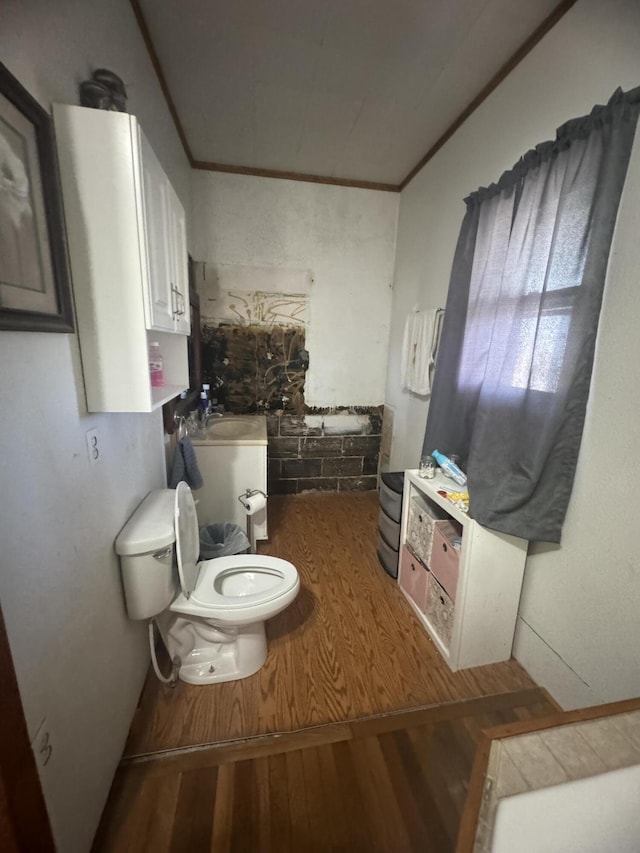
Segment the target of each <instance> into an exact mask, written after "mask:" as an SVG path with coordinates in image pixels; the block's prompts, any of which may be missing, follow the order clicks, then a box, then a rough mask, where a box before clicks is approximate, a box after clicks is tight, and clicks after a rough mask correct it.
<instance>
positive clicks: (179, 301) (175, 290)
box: [171, 284, 184, 317]
mask: <svg viewBox="0 0 640 853" xmlns="http://www.w3.org/2000/svg"><path fill="white" fill-rule="evenodd" d="M171 292H172V293H173V294H175V296H176V302H175V307H174V309H173V316H174V317H181V316H182V315H183V314H184V296H183V295H182V293H181V292H180V291H179V290H178V288H177V287H175V286H174V285H173V284H172V285H171ZM180 305H182V309H181V308H180V307H179V306H180Z"/></svg>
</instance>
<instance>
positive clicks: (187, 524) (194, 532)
mask: <svg viewBox="0 0 640 853" xmlns="http://www.w3.org/2000/svg"><path fill="white" fill-rule="evenodd" d="M174 525H175V530H176V554H177V558H178V574H179V576H180V586H181V587H182V592H183V594H184V596H185V597H186V598H189V596H190V595H191V593H192V592H193V590H194V589H195V588H196V582H197V580H198V572H199V571H200V567H199V566H198V557H199V556H200V530H199V528H198V516H197V515H196V505H195V502H194V500H193V495H192V494H191V489H190V488H189V486H188V485H187V484H186V483H184V482H181V483H178V486H177V488H176V497H175V503H174Z"/></svg>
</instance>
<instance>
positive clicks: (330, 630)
mask: <svg viewBox="0 0 640 853" xmlns="http://www.w3.org/2000/svg"><path fill="white" fill-rule="evenodd" d="M377 516H378V496H377V494H376V493H373V492H368V493H364V494H362V493H361V494H348V493H345V494H331V495H322V494H320V495H317V494H316V495H314V494H310V495H295V496H283V497H273V498H269V530H270V541H269V543H268V544H265V545H263V546H261V548H260V550H261V551H262V553H265V554H272V555H274V556H278V557H283V558H285V559H288V560H290V561H291V562H293V563H294V564H295V565H296V567H297V569H298V572H299V574H300V579H301V590H300V593H299V595H298V597H297V599H296V601H295V602H294V603H293V604H291V605H290V606H289V607H288V608H287V609H286V610H285V611H283V612H282V613H281V614H279V615H278V616H276V617H275V618H274V619H272V620H270V621H269V622H267V638H268V646H269V653H268V657H267V662H266V664H265V666H264V667H263V668H262V669H261V670H260V672H258V673H256V674H255V675H254V676H251V677H250V678H246V679H243V680H241V681H232V682H227V683H225V684H218V685H210V686H197V687H196V686H191V685H188V684H184V683H182V682H179V683H178V685H177V687H175V688H174V689H171V688H169V687H165V686H163V685H162V684H160V683H159V682H158V681H157V680H156V679H155V676H154V675H153V673H151V674H150V676H149V678H148V680H147V684H146V686H145V689H144V691H143V695H142V698H141V703H140V707H139V709H138V711H137V713H136V716H135V718H134V721H133V724H132V728H131V732H130V736H129V739H128V742H127V746H126V749H125V756H135V755H144V754H149V753H154V752H158V751H164V750H172V749H180V748H185V747H189V746H194V745H202V744H214V743H220V742H224V741H230V740H236V739H239V738H248V737H254V736H256V735H265V734H269V733H274V732H290V731H297V730H299V729H305V728H308V727H311V726H322V725H326V724H330V723H337V722H344V721H354V720H358V719H362V718H366V717H371V716H374V715H380V714H388V713H390V712H395V711H399V710H406V709H415V708H419V707H425V706H432V705H439V704H441V703H450V702H460V701H464V700H469V699H475V698H478V697H482V696H487V695H494V694H503V693H508V692H512V691H519V690H523V689H527V688H531V687H534V684H533V683H532V682H531V680H530V679H529V677H528V676H527V674H526V673H525V672H524V670H522V669H521V667H520V666H519V665H518V663H517V662H515V661H509V662H506V663H501V664H493V665H491V666H484V667H478V668H475V669H472V670H465V671H461V672H457V673H452V672H450V671H449V669H448V667H447V665H446V664H445V662H444V661H443V659H442V658H441V657H440V655H439V653H438V652H437V650H436V648H435V646H434V645H433V643H432V642H431V640H430V639H429V637H428V636H427V634H426V633H425V631H424V629H423V628H422V626H421V625H420V623H419V622H418V620H417V617H416V616H415V615H414V613H413V611H412V609H411V607H410V606H409V604H408V603H407V601H406V600H405V599H404V597H403V595H402V594H401V593H400V591H399V589H398V587H397V584H396V582H395V581H394V580H392V579H391V578H390V577H389V576H388V575H386V574H385V573H384V572H383V571H382V569H381V568H380V566H379V563H378V560H377V556H376V550H375V549H376V532H377Z"/></svg>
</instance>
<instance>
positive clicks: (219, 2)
mask: <svg viewBox="0 0 640 853" xmlns="http://www.w3.org/2000/svg"><path fill="white" fill-rule="evenodd" d="M132 5H133V6H134V9H135V10H136V12H137V14H138V19H139V21H140V22H141V26H142V28H143V32H144V30H145V29H146V31H147V32H146V36H147V39H148V44H149V46H150V50H151V52H152V53H155V55H156V57H157V60H158V63H159V67H160V75H161V76H162V77H164V81H165V83H166V87H167V90H168V93H169V95H170V98H171V100H172V101H173V104H174V107H175V115H176V119H177V122H178V124H179V125H180V127H181V128H182V134H183V140H184V142H185V147H186V148H187V151H188V154H189V156H190V159H191V160H192V162H195V164H196V165H204V164H210V165H213V167H217V166H219V167H223V168H225V167H228V168H226V170H229V171H235V170H243V169H247V168H248V169H250V170H260V171H262V172H294V173H298V174H299V175H300V176H318V177H320V178H322V179H327V180H330V181H331V182H336V181H337V182H341V183H342V182H345V183H356V184H357V183H358V182H367V183H375V184H388V185H391V187H389V188H392V187H393V188H397V187H398V185H401V184H402V183H403V181H405V179H406V178H407V176H408V175H410V173H411V172H412V170H413V169H414V167H416V165H417V164H418V163H419V162H420V161H421V160H422V158H423V157H424V155H425V154H426V153H427V152H428V151H429V150H430V149H431V148H432V147H433V146H434V145H436V144H437V143H438V140H440V139H441V138H442V136H443V135H444V134H446V133H447V131H448V130H449V129H450V128H451V126H452V125H454V124H455V122H456V120H457V119H459V117H460V116H461V115H462V114H464V112H465V110H467V108H468V107H469V105H472V102H474V99H476V98H478V96H482V93H483V90H484V89H485V88H486V87H487V86H488V85H489V84H490V83H491V81H492V79H493V78H494V77H495V76H496V75H497V74H498V73H499V72H500V71H501V69H502V68H503V66H505V64H507V63H509V61H510V60H511V59H512V57H514V55H515V54H516V53H517V52H518V50H519V49H520V48H521V47H522V45H523V44H525V43H526V42H527V40H528V39H531V41H532V43H533V41H534V40H535V39H536V38H537V35H539V34H540V32H541V31H546V28H547V27H548V26H549V24H550V21H548V20H547V19H548V18H549V16H550V15H552V13H553V12H554V9H557V13H558V15H559V14H560V12H564V11H565V10H566V8H568V6H569V5H570V3H567V2H566V0H565V2H563V3H560V4H559V2H558V0H393V2H392V0H189V2H185V0H132ZM545 21H547V23H546V24H545ZM536 31H538V32H536ZM532 37H533V38H532Z"/></svg>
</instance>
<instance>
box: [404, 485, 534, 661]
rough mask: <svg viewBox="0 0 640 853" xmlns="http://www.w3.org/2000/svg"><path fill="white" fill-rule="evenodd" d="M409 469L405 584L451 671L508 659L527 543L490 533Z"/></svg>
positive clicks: (445, 487) (444, 487) (439, 488)
mask: <svg viewBox="0 0 640 853" xmlns="http://www.w3.org/2000/svg"><path fill="white" fill-rule="evenodd" d="M454 488H456V489H458V488H459V487H457V486H455V485H454V484H453V481H452V480H450V479H448V478H447V477H445V476H444V475H443V474H442V473H441V472H438V474H437V476H436V478H435V479H433V480H425V479H422V478H420V477H419V476H418V472H417V471H406V472H405V487H404V497H403V504H402V523H401V529H400V569H399V572H398V584H399V585H400V589H401V590H402V591H403V593H404V594H405V596H406V597H407V598H408V599H409V601H410V603H411V604H412V606H413V608H414V610H415V611H416V613H417V615H418V617H419V619H420V621H421V622H422V624H423V625H424V627H425V629H426V630H427V631H428V633H429V635H430V636H431V638H432V639H433V641H434V643H435V644H436V646H437V647H438V650H439V651H440V653H441V654H442V656H443V657H444V659H445V660H446V661H447V664H448V665H449V667H450V668H451V669H452V670H457V669H466V668H467V667H472V666H481V665H484V664H488V663H497V662H498V661H504V660H508V659H509V658H510V656H511V647H512V645H513V635H514V632H515V625H516V618H517V615H518V604H519V601H520V591H521V589H522V580H523V577H524V566H525V560H526V557H527V546H528V542H527V541H526V540H525V539H518V538H516V537H515V536H507V535H505V534H502V533H497V532H495V531H493V530H489V529H488V528H486V527H483V526H482V525H480V524H478V522H477V521H474V519H472V518H469V516H468V515H467V514H466V513H465V512H462V511H461V510H460V509H458V508H457V507H456V506H455V505H454V503H453V502H452V501H450V500H449V499H448V498H447V497H446V496H443V495H441V494H438V492H439V491H444V490H448V491H449V492H451V491H452V490H453V489H454Z"/></svg>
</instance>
